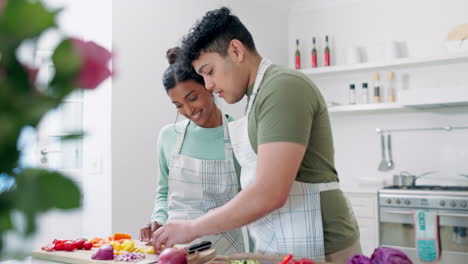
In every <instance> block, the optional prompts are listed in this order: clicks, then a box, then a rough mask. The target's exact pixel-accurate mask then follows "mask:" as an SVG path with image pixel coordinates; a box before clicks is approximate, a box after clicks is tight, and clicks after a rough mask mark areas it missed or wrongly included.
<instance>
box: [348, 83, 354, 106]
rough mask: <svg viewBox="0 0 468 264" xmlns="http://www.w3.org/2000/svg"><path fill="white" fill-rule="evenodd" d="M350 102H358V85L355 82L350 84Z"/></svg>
mask: <svg viewBox="0 0 468 264" xmlns="http://www.w3.org/2000/svg"><path fill="white" fill-rule="evenodd" d="M349 104H356V86H355V85H354V84H350V85H349Z"/></svg>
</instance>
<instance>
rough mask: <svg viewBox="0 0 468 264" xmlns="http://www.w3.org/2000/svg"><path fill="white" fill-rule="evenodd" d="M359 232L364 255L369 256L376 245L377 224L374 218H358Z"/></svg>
mask: <svg viewBox="0 0 468 264" xmlns="http://www.w3.org/2000/svg"><path fill="white" fill-rule="evenodd" d="M358 223H359V232H360V234H361V247H362V251H363V253H364V254H365V255H366V256H370V255H371V254H372V252H373V251H374V249H375V248H376V247H377V246H378V245H377V239H376V237H377V225H376V223H375V219H372V218H358Z"/></svg>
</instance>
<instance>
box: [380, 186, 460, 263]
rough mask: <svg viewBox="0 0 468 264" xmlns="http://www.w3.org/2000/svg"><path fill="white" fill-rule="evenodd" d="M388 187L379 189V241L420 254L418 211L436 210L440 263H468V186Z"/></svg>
mask: <svg viewBox="0 0 468 264" xmlns="http://www.w3.org/2000/svg"><path fill="white" fill-rule="evenodd" d="M415 187H418V188H417V189H401V188H397V187H394V188H392V187H388V188H387V189H385V188H384V189H383V190H380V191H379V193H378V205H379V245H380V246H389V247H394V248H398V249H400V250H402V251H403V252H405V253H406V254H407V255H408V256H409V257H410V258H411V260H412V261H413V262H414V263H415V264H416V263H422V262H420V261H419V260H418V258H417V252H416V246H415V245H416V241H415V227H414V220H413V219H414V212H415V211H416V210H428V211H432V212H435V213H436V214H437V215H438V220H439V240H440V249H441V252H440V259H439V261H438V262H437V263H440V264H448V263H468V262H467V260H468V234H467V231H468V208H467V203H468V187H467V188H466V187H440V186H427V188H424V186H415ZM465 188H466V190H465Z"/></svg>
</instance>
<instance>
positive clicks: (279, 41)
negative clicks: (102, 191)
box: [112, 0, 287, 235]
mask: <svg viewBox="0 0 468 264" xmlns="http://www.w3.org/2000/svg"><path fill="white" fill-rule="evenodd" d="M221 5H228V6H230V7H231V8H232V10H233V12H234V13H235V14H236V15H238V16H239V17H240V18H241V20H242V21H243V22H244V23H245V24H246V26H247V27H248V28H249V30H250V31H251V33H252V34H253V36H254V40H255V42H256V45H257V47H258V50H259V51H260V53H261V54H262V55H264V56H267V57H269V58H270V59H272V60H273V61H274V62H276V63H278V64H286V63H287V52H286V51H287V42H286V38H285V36H287V23H285V22H286V17H287V9H284V8H279V7H278V6H270V5H269V4H268V3H263V2H259V3H256V2H255V1H250V2H249V3H248V5H247V4H246V2H240V1H221V0H218V1H215V0H210V1H182V0H176V1H152V0H142V1H137V2H134V1H125V0H119V1H114V2H113V42H114V51H115V53H116V54H117V55H116V59H115V61H114V62H115V65H114V66H115V71H116V73H117V74H116V77H115V78H114V82H113V88H112V231H114V232H129V233H131V234H133V235H136V234H138V231H139V228H140V227H141V226H143V225H144V224H145V223H146V222H147V221H149V217H150V215H151V213H152V210H153V200H154V197H155V190H156V182H157V181H156V178H157V169H158V168H157V156H156V143H157V135H158V132H159V130H160V129H161V128H162V127H163V126H164V125H166V124H168V123H171V122H174V118H175V115H176V111H175V107H174V106H173V105H172V104H171V103H170V101H169V100H168V98H167V95H166V93H165V91H164V89H163V87H162V83H161V76H162V73H163V72H164V70H165V69H166V68H167V66H168V64H167V61H166V59H165V53H166V50H167V49H168V48H171V47H173V46H175V45H177V44H178V41H179V40H180V38H181V36H183V35H184V34H186V33H187V32H188V30H189V28H190V27H191V25H192V24H193V23H194V22H195V21H196V19H199V18H201V17H202V16H203V15H204V13H205V12H206V11H208V10H211V9H214V8H218V7H220V6H221ZM223 108H224V107H223ZM224 109H226V108H224ZM242 109H243V104H242V103H241V104H238V105H236V106H230V107H229V108H228V109H227V110H226V111H227V112H228V113H231V114H233V115H234V116H237V117H239V116H240V115H241V112H242Z"/></svg>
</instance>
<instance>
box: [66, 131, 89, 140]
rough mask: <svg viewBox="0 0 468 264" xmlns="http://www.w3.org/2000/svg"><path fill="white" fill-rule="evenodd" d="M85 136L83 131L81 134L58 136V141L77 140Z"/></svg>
mask: <svg viewBox="0 0 468 264" xmlns="http://www.w3.org/2000/svg"><path fill="white" fill-rule="evenodd" d="M84 136H85V133H84V132H83V131H81V132H75V133H71V134H68V135H65V136H60V140H63V141H65V140H77V139H82V138H83V137H84Z"/></svg>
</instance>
